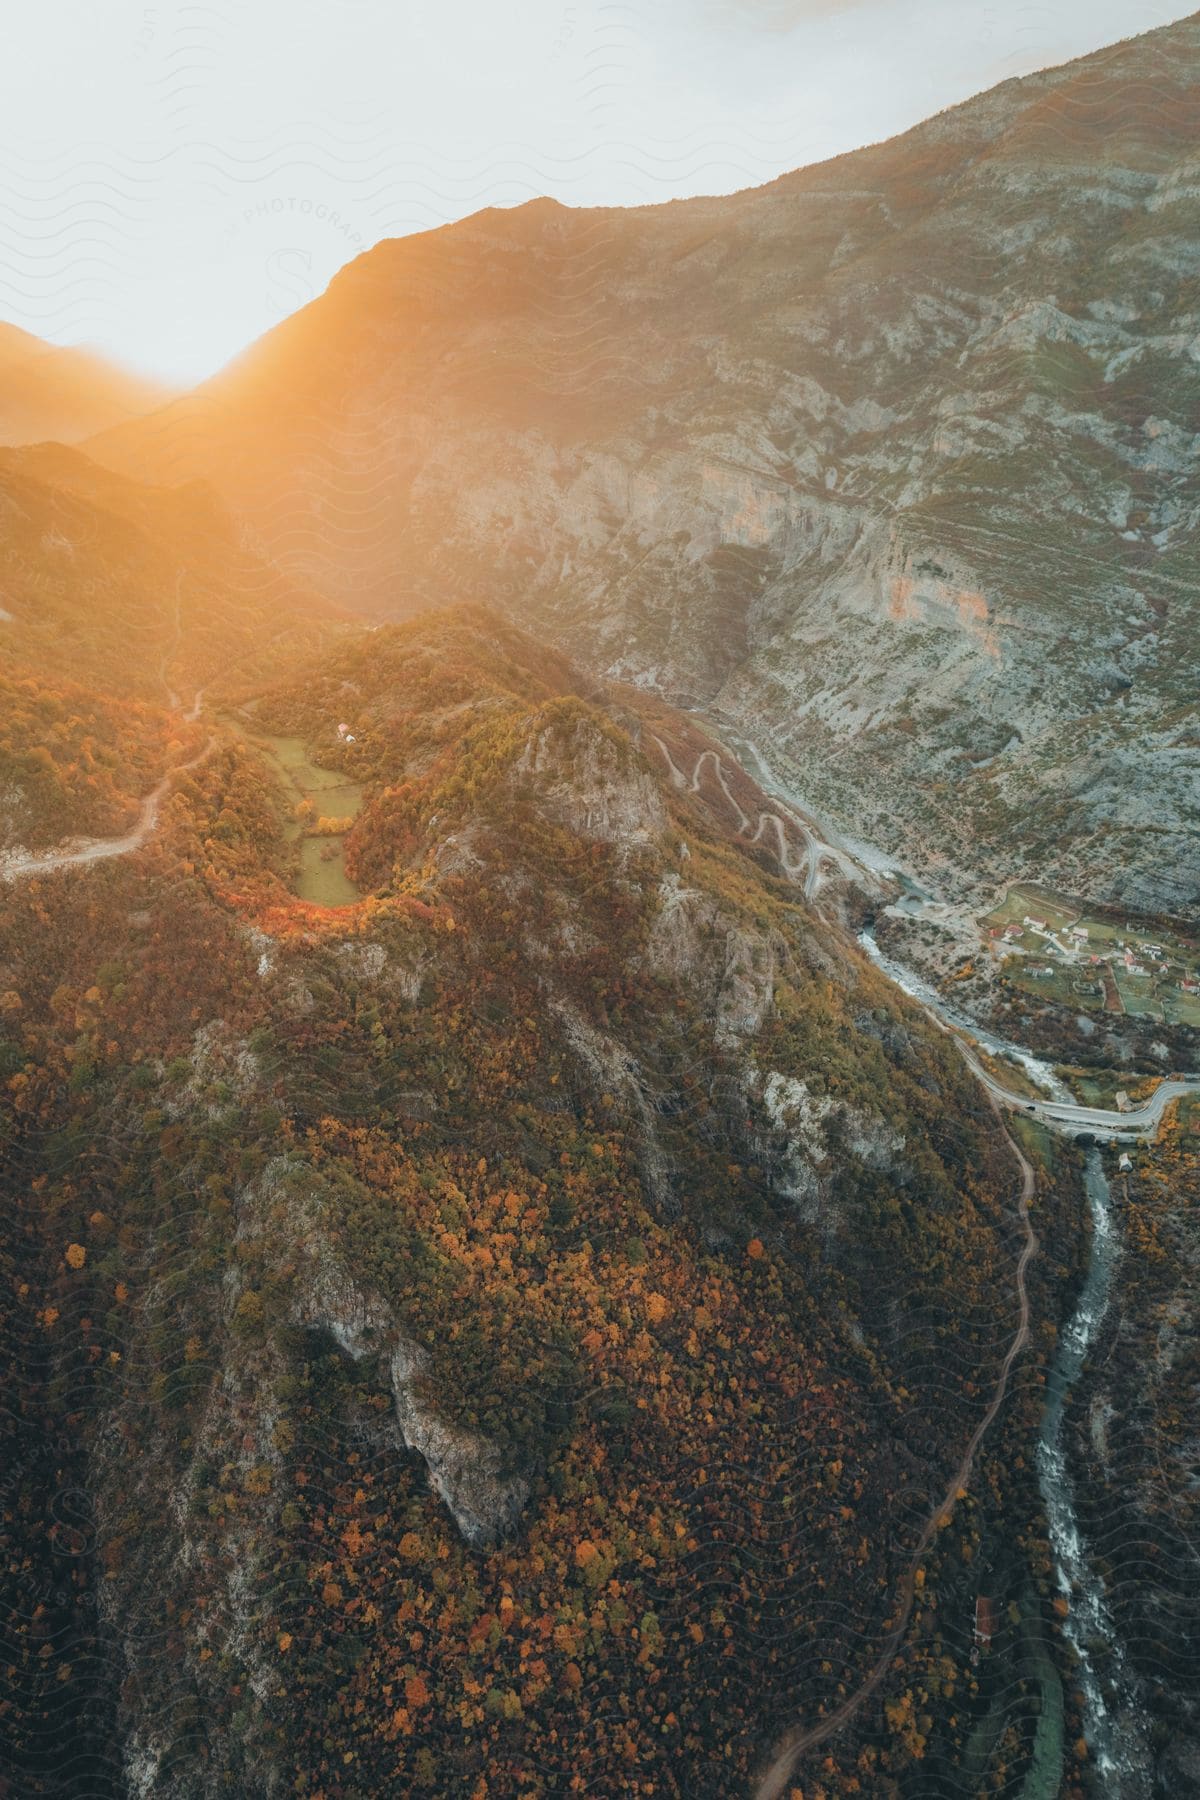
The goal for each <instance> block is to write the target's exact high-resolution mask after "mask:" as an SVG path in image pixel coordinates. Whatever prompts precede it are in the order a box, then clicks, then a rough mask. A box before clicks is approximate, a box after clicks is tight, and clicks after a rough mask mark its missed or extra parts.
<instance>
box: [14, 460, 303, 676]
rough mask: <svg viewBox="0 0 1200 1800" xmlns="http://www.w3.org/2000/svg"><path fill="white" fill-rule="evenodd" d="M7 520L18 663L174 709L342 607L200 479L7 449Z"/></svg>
mask: <svg viewBox="0 0 1200 1800" xmlns="http://www.w3.org/2000/svg"><path fill="white" fill-rule="evenodd" d="M0 518H2V519H3V522H4V529H3V535H2V538H0V646H2V647H3V650H4V653H5V662H6V666H7V667H9V668H10V669H11V668H14V667H20V668H24V669H27V670H29V671H36V672H40V673H42V674H56V675H57V674H67V675H68V676H69V677H70V678H72V679H74V680H76V681H81V682H84V683H86V684H87V685H89V686H92V687H94V688H96V689H97V690H98V691H101V692H104V693H106V694H110V695H114V696H122V697H128V698H137V699H143V700H147V701H153V702H157V703H159V704H162V703H163V702H164V701H166V702H167V703H168V704H172V705H173V704H177V703H178V701H179V693H178V692H177V691H176V690H177V689H178V690H188V691H187V694H186V697H187V699H189V700H190V699H191V698H192V694H193V692H194V691H195V689H196V688H197V687H201V686H206V685H207V684H208V683H210V682H212V681H215V680H217V679H218V678H220V677H221V676H222V675H225V674H227V673H228V672H229V670H230V669H232V668H237V667H243V668H244V666H245V665H246V663H247V661H249V662H250V663H251V664H253V663H254V661H255V660H256V659H259V658H262V657H264V656H269V655H270V652H271V646H272V643H275V644H276V646H278V645H279V644H282V643H285V642H288V641H292V642H297V641H301V640H304V639H306V638H307V639H309V640H311V637H312V634H313V632H314V630H316V629H319V627H320V625H321V624H322V623H324V624H325V625H326V626H329V625H331V624H332V623H333V621H334V620H335V619H336V617H337V614H336V609H334V608H332V607H331V606H330V605H329V603H328V602H327V601H325V600H323V599H322V598H321V597H320V596H319V595H317V594H315V593H314V592H313V591H312V590H311V589H307V588H305V587H304V586H303V585H302V584H300V583H298V582H296V581H294V580H292V579H290V578H289V577H287V576H284V575H282V574H281V573H280V572H279V570H278V569H277V568H275V566H274V565H273V564H271V563H269V562H268V561H267V560H266V559H265V558H264V557H263V556H262V555H261V554H259V553H257V552H256V550H255V548H254V546H253V541H252V538H251V537H250V536H249V534H248V533H247V532H246V530H245V528H244V527H241V526H239V525H238V524H237V523H236V522H235V521H234V520H232V519H231V518H230V517H229V515H228V513H227V512H226V510H225V509H224V507H223V506H222V505H221V503H220V502H219V500H218V499H217V497H216V495H215V494H214V493H213V492H212V491H211V490H209V489H206V488H205V487H204V486H203V485H202V484H201V483H199V482H194V483H191V484H190V485H189V486H187V487H181V488H154V487H147V486H144V485H143V484H141V483H140V482H135V481H131V480H129V479H127V478H126V477H124V476H117V475H114V474H112V473H111V472H110V471H109V470H107V469H103V468H101V467H99V466H98V465H97V464H96V463H94V462H92V461H90V460H89V458H88V457H86V456H84V455H83V454H82V453H81V452H79V451H78V450H71V449H66V448H64V447H63V446H62V445H59V444H40V445H37V446H34V447H32V448H29V449H22V450H0Z"/></svg>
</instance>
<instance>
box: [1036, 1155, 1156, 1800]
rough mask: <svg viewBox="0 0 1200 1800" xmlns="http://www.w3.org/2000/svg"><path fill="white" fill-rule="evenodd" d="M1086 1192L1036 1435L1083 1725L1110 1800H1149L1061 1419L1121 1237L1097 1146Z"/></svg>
mask: <svg viewBox="0 0 1200 1800" xmlns="http://www.w3.org/2000/svg"><path fill="white" fill-rule="evenodd" d="M1084 1189H1085V1192H1086V1194H1087V1199H1088V1207H1089V1210H1090V1212H1091V1221H1092V1243H1091V1257H1090V1259H1089V1263H1088V1271H1087V1276H1086V1278H1085V1280H1084V1284H1083V1289H1082V1292H1081V1293H1080V1296H1079V1301H1078V1304H1077V1305H1076V1308H1075V1311H1074V1313H1073V1315H1072V1316H1071V1319H1070V1320H1069V1322H1068V1323H1067V1324H1066V1325H1065V1326H1064V1327H1063V1330H1062V1333H1061V1335H1060V1337H1059V1340H1058V1348H1057V1350H1056V1351H1055V1355H1054V1361H1053V1362H1052V1363H1051V1365H1050V1369H1049V1372H1048V1374H1047V1377H1046V1408H1045V1411H1044V1412H1043V1414H1042V1427H1041V1432H1040V1433H1039V1436H1038V1445H1037V1471H1038V1485H1039V1487H1040V1488H1041V1491H1042V1499H1043V1501H1044V1502H1045V1506H1046V1519H1047V1523H1048V1526H1049V1533H1050V1546H1051V1549H1052V1550H1053V1552H1054V1567H1055V1574H1056V1576H1057V1578H1058V1585H1059V1589H1060V1591H1061V1592H1062V1594H1063V1595H1064V1596H1065V1598H1066V1600H1067V1601H1068V1604H1069V1606H1070V1611H1069V1612H1068V1614H1067V1617H1066V1621H1065V1623H1064V1625H1063V1632H1064V1635H1065V1637H1066V1639H1067V1642H1068V1643H1069V1644H1070V1645H1071V1647H1072V1648H1073V1649H1074V1651H1075V1654H1076V1656H1077V1657H1078V1659H1079V1664H1078V1668H1077V1670H1076V1675H1077V1678H1078V1681H1079V1686H1080V1689H1081V1691H1082V1693H1083V1731H1084V1737H1085V1738H1086V1739H1087V1745H1088V1750H1089V1752H1090V1754H1091V1758H1092V1762H1093V1766H1094V1768H1095V1770H1096V1773H1097V1776H1098V1777H1099V1780H1100V1783H1101V1787H1100V1791H1101V1792H1102V1793H1103V1794H1104V1795H1105V1797H1106V1800H1109V1797H1110V1796H1111V1800H1145V1797H1147V1796H1149V1794H1150V1791H1151V1784H1152V1780H1153V1756H1152V1753H1151V1749H1150V1744H1149V1742H1148V1737H1147V1732H1146V1723H1145V1719H1144V1717H1143V1716H1142V1714H1141V1712H1140V1710H1139V1708H1138V1706H1137V1704H1136V1699H1135V1695H1134V1692H1133V1683H1132V1681H1131V1679H1130V1677H1129V1674H1128V1672H1127V1669H1126V1666H1125V1657H1124V1653H1123V1651H1122V1649H1121V1644H1120V1639H1119V1638H1118V1636H1117V1633H1116V1629H1115V1627H1114V1625H1113V1620H1112V1615H1111V1613H1110V1611H1109V1606H1108V1598H1107V1595H1106V1594H1105V1591H1104V1582H1103V1580H1102V1579H1101V1577H1100V1576H1099V1575H1098V1574H1097V1573H1096V1571H1095V1569H1094V1568H1093V1567H1092V1565H1091V1563H1090V1561H1089V1559H1088V1553H1087V1547H1086V1545H1085V1544H1084V1542H1083V1540H1082V1538H1081V1536H1080V1531H1079V1524H1078V1520H1077V1518H1076V1515H1075V1484H1074V1482H1073V1480H1072V1478H1071V1473H1070V1470H1069V1468H1068V1466H1067V1453H1066V1448H1065V1445H1064V1443H1063V1425H1064V1417H1065V1413H1066V1406H1067V1401H1068V1399H1069V1397H1070V1393H1071V1389H1072V1388H1073V1387H1074V1385H1075V1383H1076V1382H1077V1381H1078V1379H1079V1375H1080V1373H1081V1371H1082V1369H1083V1365H1084V1362H1085V1360H1086V1358H1087V1353H1088V1350H1089V1349H1090V1347H1091V1344H1092V1341H1093V1339H1094V1338H1095V1335H1096V1332H1097V1330H1098V1329H1099V1327H1100V1323H1101V1321H1102V1320H1103V1318H1104V1315H1105V1313H1106V1312H1107V1310H1108V1305H1109V1300H1110V1297H1111V1294H1112V1283H1113V1276H1114V1274H1115V1272H1116V1268H1117V1264H1118V1263H1119V1262H1120V1259H1121V1243H1120V1238H1119V1236H1118V1233H1117V1227H1116V1223H1115V1220H1114V1218H1113V1204H1112V1194H1111V1193H1110V1191H1109V1186H1108V1178H1107V1177H1106V1175H1105V1173H1104V1166H1103V1163H1102V1162H1101V1159H1100V1153H1099V1151H1098V1150H1089V1151H1088V1153H1087V1167H1086V1169H1085V1172H1084Z"/></svg>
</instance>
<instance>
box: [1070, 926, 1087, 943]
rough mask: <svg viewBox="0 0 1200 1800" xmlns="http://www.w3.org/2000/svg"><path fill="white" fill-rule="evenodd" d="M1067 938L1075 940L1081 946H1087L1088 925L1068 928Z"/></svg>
mask: <svg viewBox="0 0 1200 1800" xmlns="http://www.w3.org/2000/svg"><path fill="white" fill-rule="evenodd" d="M1067 936H1068V937H1073V938H1075V939H1076V940H1077V941H1078V942H1079V943H1081V944H1086V943H1087V941H1088V928H1087V926H1086V925H1070V926H1068V928H1067Z"/></svg>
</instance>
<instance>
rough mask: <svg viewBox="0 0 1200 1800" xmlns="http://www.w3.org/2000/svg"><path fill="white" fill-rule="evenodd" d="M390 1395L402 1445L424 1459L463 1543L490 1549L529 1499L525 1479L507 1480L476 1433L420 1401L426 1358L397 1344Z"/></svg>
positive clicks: (495, 1454)
mask: <svg viewBox="0 0 1200 1800" xmlns="http://www.w3.org/2000/svg"><path fill="white" fill-rule="evenodd" d="M390 1367H391V1377H392V1392H393V1394H394V1395H395V1399H396V1419H397V1421H398V1423H399V1426H400V1430H401V1433H402V1435H403V1437H404V1442H405V1443H406V1444H407V1445H408V1447H409V1449H410V1450H416V1451H417V1452H418V1453H419V1454H420V1455H421V1456H423V1457H424V1458H425V1462H426V1464H427V1465H428V1468H429V1479H430V1481H431V1482H432V1483H433V1485H434V1487H435V1488H436V1489H437V1492H438V1493H439V1494H440V1495H441V1497H442V1499H443V1500H444V1501H445V1503H446V1505H447V1507H448V1508H449V1510H450V1512H451V1513H452V1514H453V1517H454V1522H455V1524H456V1525H457V1526H458V1529H459V1531H460V1532H461V1534H462V1536H463V1538H464V1539H465V1541H466V1542H467V1543H468V1544H471V1545H473V1546H474V1548H475V1549H477V1550H486V1549H490V1548H491V1547H492V1546H493V1545H494V1544H497V1543H499V1542H500V1541H501V1540H502V1539H504V1538H507V1537H511V1536H512V1534H513V1532H514V1531H515V1530H516V1527H517V1524H518V1522H519V1520H520V1517H521V1514H522V1512H523V1511H524V1510H525V1505H526V1502H527V1501H528V1499H529V1495H530V1491H531V1490H530V1484H529V1482H528V1480H527V1479H526V1478H525V1477H524V1476H523V1475H506V1474H504V1472H503V1468H502V1459H501V1455H500V1451H499V1449H498V1448H497V1446H496V1445H495V1444H492V1443H489V1441H488V1440H487V1439H486V1438H484V1437H481V1436H479V1434H478V1433H476V1432H469V1431H461V1430H456V1429H454V1427H452V1426H450V1425H447V1424H446V1423H445V1422H444V1420H441V1419H439V1418H438V1417H437V1416H436V1414H435V1413H434V1412H432V1411H431V1410H430V1408H429V1407H428V1406H426V1405H423V1404H422V1402H421V1400H420V1398H419V1384H420V1381H421V1377H422V1375H423V1373H424V1370H425V1358H424V1356H423V1355H422V1353H421V1352H420V1351H419V1350H418V1349H416V1348H415V1347H414V1346H413V1345H411V1344H406V1343H404V1342H401V1343H399V1344H397V1345H396V1347H395V1349H394V1350H393V1351H392V1354H391V1364H390Z"/></svg>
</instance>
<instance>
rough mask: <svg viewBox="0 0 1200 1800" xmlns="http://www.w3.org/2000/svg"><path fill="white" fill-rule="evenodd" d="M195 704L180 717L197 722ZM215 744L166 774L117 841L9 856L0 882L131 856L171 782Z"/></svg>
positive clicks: (85, 841)
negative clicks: (135, 819)
mask: <svg viewBox="0 0 1200 1800" xmlns="http://www.w3.org/2000/svg"><path fill="white" fill-rule="evenodd" d="M199 704H200V696H199V695H197V696H196V700H195V702H194V703H193V708H192V709H191V710H190V711H188V712H187V713H185V714H184V715H183V716H184V718H185V719H189V720H194V719H195V718H197V717H198V708H199ZM216 741H217V740H216V738H215V736H214V737H210V738H209V740H208V742H207V743H206V744H205V746H204V748H203V749H202V750H200V751H198V752H197V753H196V755H195V756H193V757H192V758H191V759H190V760H189V761H188V762H185V763H179V764H177V765H176V767H175V768H173V769H168V770H167V773H166V774H165V775H164V776H163V778H162V780H161V781H160V782H159V783H158V786H157V787H155V788H153V789H152V790H151V792H150V793H148V794H147V795H146V797H145V799H144V800H143V801H142V803H141V810H140V812H139V814H138V818H137V822H136V824H134V825H132V826H131V827H130V829H129V830H128V831H127V832H125V833H124V834H123V835H122V836H121V837H113V838H75V839H73V840H72V841H71V842H70V843H67V844H60V845H59V846H58V847H57V849H54V850H40V851H27V852H25V853H24V854H23V855H15V856H10V857H8V858H7V859H6V860H3V861H0V881H28V880H29V879H31V877H33V876H35V875H52V874H54V872H55V871H56V870H58V869H70V868H75V867H77V866H78V865H79V864H81V863H94V862H103V861H105V860H106V859H107V858H108V857H111V856H131V855H132V854H133V852H134V851H135V850H140V849H141V847H142V845H143V844H144V843H145V842H146V840H147V839H148V838H149V837H150V836H151V835H152V834H153V832H154V831H155V830H156V829H157V827H158V818H159V812H160V809H161V807H162V803H163V800H164V799H165V797H166V794H167V790H168V789H169V788H170V785H171V783H172V781H174V779H175V777H176V776H177V775H186V774H187V773H188V771H189V770H191V769H196V768H199V766H200V764H201V763H202V762H203V761H204V760H205V758H206V757H208V756H209V755H210V754H211V752H212V750H213V747H214V745H215V744H216Z"/></svg>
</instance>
